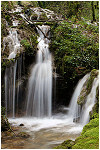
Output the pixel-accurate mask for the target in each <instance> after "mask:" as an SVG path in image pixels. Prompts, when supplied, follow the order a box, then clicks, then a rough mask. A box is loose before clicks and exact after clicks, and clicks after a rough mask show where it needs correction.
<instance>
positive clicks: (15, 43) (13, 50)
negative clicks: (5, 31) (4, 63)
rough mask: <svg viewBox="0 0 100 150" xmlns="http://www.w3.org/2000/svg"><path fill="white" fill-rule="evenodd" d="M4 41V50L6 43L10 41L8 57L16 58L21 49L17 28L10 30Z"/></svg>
mask: <svg viewBox="0 0 100 150" xmlns="http://www.w3.org/2000/svg"><path fill="white" fill-rule="evenodd" d="M3 43H4V48H3V51H4V50H5V47H6V44H7V43H8V47H9V56H8V59H13V58H15V57H16V54H17V53H18V52H19V50H20V42H19V40H18V34H17V31H16V29H10V30H9V35H8V36H7V37H5V38H4V39H3Z"/></svg>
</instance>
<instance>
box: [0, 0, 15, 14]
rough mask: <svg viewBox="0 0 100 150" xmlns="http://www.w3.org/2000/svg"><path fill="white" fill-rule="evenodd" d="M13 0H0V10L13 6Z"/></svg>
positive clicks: (9, 8)
mask: <svg viewBox="0 0 100 150" xmlns="http://www.w3.org/2000/svg"><path fill="white" fill-rule="evenodd" d="M13 7H14V6H13V2H12V1H1V10H2V11H4V12H6V11H9V10H11V9H12V8H13Z"/></svg>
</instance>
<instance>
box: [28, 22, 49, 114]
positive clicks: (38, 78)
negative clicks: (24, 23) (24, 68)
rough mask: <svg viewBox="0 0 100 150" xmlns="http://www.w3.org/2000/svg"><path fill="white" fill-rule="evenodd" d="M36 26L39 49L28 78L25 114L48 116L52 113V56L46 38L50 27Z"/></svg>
mask: <svg viewBox="0 0 100 150" xmlns="http://www.w3.org/2000/svg"><path fill="white" fill-rule="evenodd" d="M38 27H39V28H40V30H39V28H37V31H38V33H39V36H40V37H39V38H38V42H39V43H38V45H37V48H38V49H39V50H38V52H37V59H36V64H35V65H34V67H33V68H32V71H31V76H30V78H29V83H28V101H27V110H26V113H27V116H34V117H44V116H47V117H50V116H51V113H52V57H51V54H50V52H49V42H50V41H49V40H48V38H49V30H50V27H49V26H46V25H42V26H38ZM41 31H42V32H41ZM44 35H45V36H46V37H47V38H45V36H44Z"/></svg>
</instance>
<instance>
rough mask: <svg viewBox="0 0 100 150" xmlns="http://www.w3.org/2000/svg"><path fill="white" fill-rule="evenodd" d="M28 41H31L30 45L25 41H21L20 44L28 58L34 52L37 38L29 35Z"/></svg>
mask: <svg viewBox="0 0 100 150" xmlns="http://www.w3.org/2000/svg"><path fill="white" fill-rule="evenodd" d="M30 39H31V44H30V43H29V42H28V40H26V39H24V40H22V41H21V44H22V46H23V47H24V49H25V53H26V54H27V55H28V56H31V55H33V54H34V51H35V50H36V45H37V36H33V35H31V37H30Z"/></svg>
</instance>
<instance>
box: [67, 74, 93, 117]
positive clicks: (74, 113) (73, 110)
mask: <svg viewBox="0 0 100 150" xmlns="http://www.w3.org/2000/svg"><path fill="white" fill-rule="evenodd" d="M89 76H90V74H86V75H85V76H84V77H83V78H82V79H81V80H79V82H78V84H77V86H76V88H75V91H74V93H73V95H72V98H71V101H70V102H71V103H70V105H69V113H68V115H69V116H71V117H73V119H75V118H76V119H77V118H78V117H79V116H80V106H79V105H78V104H77V99H78V97H79V95H80V93H81V90H82V87H83V85H84V83H85V82H86V80H87V79H88V78H89Z"/></svg>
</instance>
